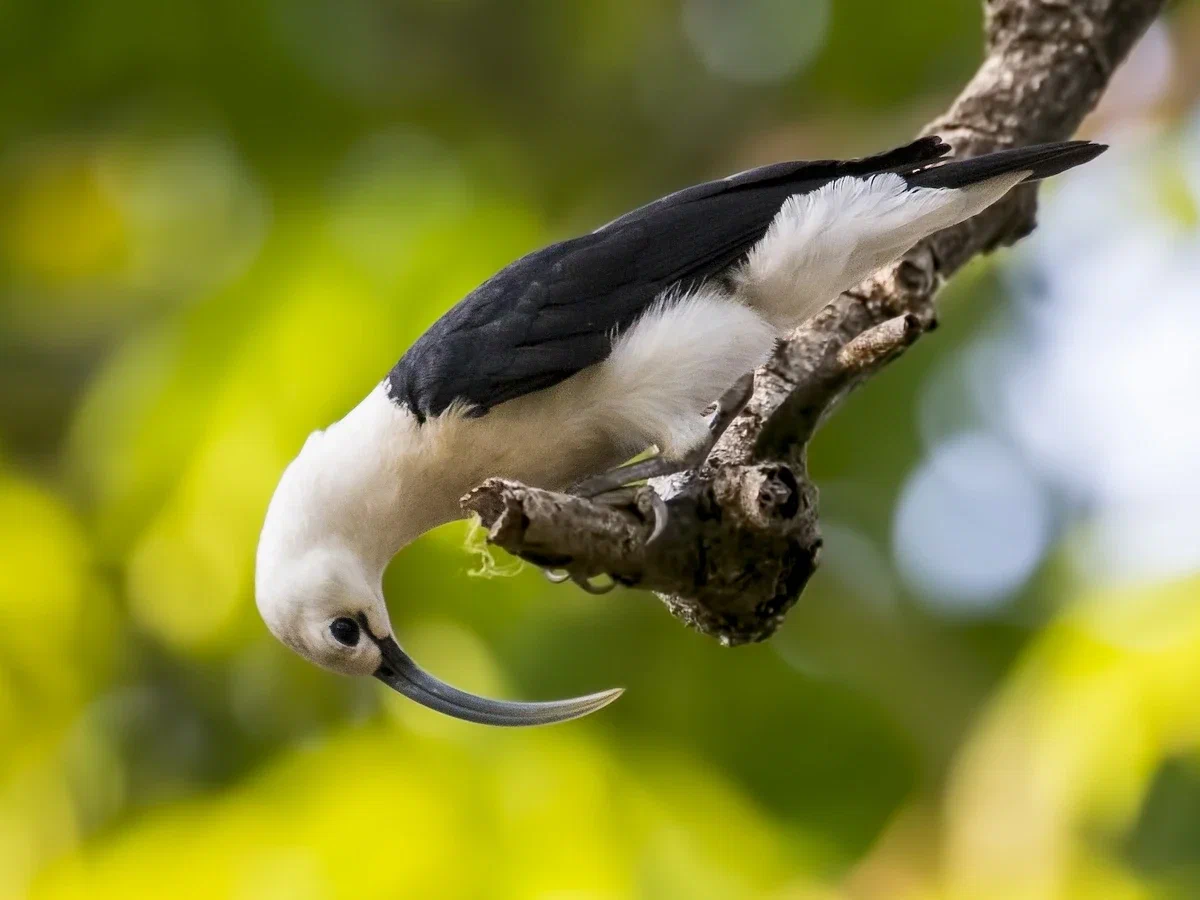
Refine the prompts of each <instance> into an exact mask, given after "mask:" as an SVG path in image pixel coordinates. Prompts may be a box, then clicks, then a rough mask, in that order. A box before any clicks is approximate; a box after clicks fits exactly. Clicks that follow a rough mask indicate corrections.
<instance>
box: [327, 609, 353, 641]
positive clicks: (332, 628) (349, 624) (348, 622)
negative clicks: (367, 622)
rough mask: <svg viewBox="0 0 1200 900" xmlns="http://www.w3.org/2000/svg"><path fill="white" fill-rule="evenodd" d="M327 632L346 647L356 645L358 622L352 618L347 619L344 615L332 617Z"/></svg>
mask: <svg viewBox="0 0 1200 900" xmlns="http://www.w3.org/2000/svg"><path fill="white" fill-rule="evenodd" d="M329 633H330V634H332V635H333V639H334V640H335V641H337V642H338V643H339V644H345V645H346V646H347V647H356V646H358V635H359V629H358V623H357V622H355V621H354V620H353V619H347V618H346V617H345V616H342V617H341V618H340V619H334V620H333V621H332V622H330V623H329Z"/></svg>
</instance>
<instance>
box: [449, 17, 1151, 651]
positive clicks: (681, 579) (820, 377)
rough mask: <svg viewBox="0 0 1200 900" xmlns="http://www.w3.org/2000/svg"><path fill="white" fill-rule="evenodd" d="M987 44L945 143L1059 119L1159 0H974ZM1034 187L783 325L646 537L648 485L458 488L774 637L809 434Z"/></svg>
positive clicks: (534, 533)
mask: <svg viewBox="0 0 1200 900" xmlns="http://www.w3.org/2000/svg"><path fill="white" fill-rule="evenodd" d="M984 5H985V14H986V23H985V31H986V39H987V55H986V57H985V58H984V60H983V63H982V65H981V66H980V67H979V70H978V72H976V74H975V77H974V78H972V80H971V81H970V83H969V84H968V85H967V86H966V88H965V89H964V90H963V92H962V93H961V94H960V95H959V97H958V99H957V100H955V101H954V103H953V105H952V106H951V107H950V109H949V110H947V111H946V112H945V113H944V114H943V115H941V116H939V117H938V118H937V119H935V120H934V121H932V122H931V123H929V125H928V126H927V127H926V128H925V129H924V131H923V133H924V134H938V135H940V136H941V137H942V138H943V139H945V140H946V141H947V142H949V143H950V144H951V145H952V146H953V147H954V155H956V156H973V155H978V154H980V153H986V152H989V151H992V150H996V149H1000V148H1003V147H1009V146H1021V145H1025V144H1034V143H1040V142H1044V141H1055V140H1062V139H1065V138H1068V137H1070V136H1071V135H1072V134H1073V133H1074V132H1075V129H1076V128H1077V127H1078V126H1079V123H1080V122H1081V121H1082V119H1083V117H1084V116H1085V115H1086V114H1087V113H1088V112H1089V111H1090V110H1091V109H1092V108H1093V107H1094V106H1095V104H1096V102H1097V100H1098V99H1099V98H1100V95H1101V93H1102V92H1103V90H1104V88H1105V86H1106V85H1107V83H1108V80H1109V78H1110V77H1111V76H1112V73H1113V70H1114V69H1115V67H1116V66H1117V65H1118V64H1119V63H1120V62H1121V60H1122V59H1123V58H1124V57H1125V55H1126V54H1127V53H1128V52H1129V49H1130V48H1131V47H1132V46H1133V44H1134V42H1135V41H1136V40H1137V38H1138V37H1140V36H1141V34H1142V33H1143V32H1144V31H1145V29H1146V28H1147V27H1148V26H1149V25H1150V23H1151V22H1152V20H1153V19H1154V17H1155V16H1156V15H1157V14H1158V12H1159V11H1160V9H1161V7H1162V6H1163V0H985V3H984ZM1036 203H1037V198H1036V188H1035V187H1034V186H1027V187H1023V188H1018V189H1017V190H1015V191H1013V192H1012V193H1011V194H1009V196H1008V197H1006V198H1005V199H1004V200H1002V201H1001V202H999V203H997V204H996V205H994V206H993V207H991V208H990V209H988V210H987V211H986V212H984V213H983V214H981V215H979V216H976V217H975V218H974V219H971V220H970V221H968V222H965V223H963V224H961V225H958V226H956V227H954V228H951V229H948V230H946V231H943V232H941V233H939V234H937V235H934V236H933V237H932V238H930V239H929V240H927V241H925V242H924V243H922V244H921V245H919V246H918V247H916V248H914V249H913V250H912V251H911V252H910V253H909V254H907V255H906V257H905V258H904V259H903V260H902V261H901V262H899V263H897V264H896V265H894V266H892V267H891V268H890V269H887V270H885V271H883V272H881V273H879V274H877V275H876V276H875V277H873V278H871V279H870V280H869V281H867V282H866V283H864V284H863V285H861V286H859V287H858V288H856V289H855V290H853V291H849V292H847V293H846V294H843V295H842V296H841V297H839V298H838V299H837V300H836V301H835V302H834V303H832V304H831V305H830V306H828V307H827V308H826V309H825V310H824V311H823V312H821V313H820V314H819V315H818V316H816V317H815V318H814V319H813V320H811V321H810V322H809V323H807V324H806V325H805V326H804V327H802V328H801V329H799V330H798V331H796V332H795V333H794V334H793V335H791V336H790V338H789V340H787V341H786V342H784V343H782V344H781V345H780V347H779V349H778V351H777V352H776V354H775V356H774V357H773V358H772V360H771V361H770V362H769V363H768V364H767V365H766V366H764V367H763V368H762V369H761V370H760V371H759V372H758V373H757V375H756V386H755V392H754V397H753V399H752V400H751V402H750V404H749V405H748V406H747V408H746V410H745V411H744V413H743V414H742V415H741V416H740V417H739V418H738V419H737V420H736V421H735V422H734V424H733V425H732V426H731V427H730V429H729V431H728V432H727V433H726V435H725V437H724V438H723V439H722V440H721V441H720V443H719V444H718V445H717V446H716V448H714V450H713V452H712V453H711V454H710V455H709V458H708V459H707V460H706V461H705V463H704V464H703V465H702V466H701V467H700V468H699V469H697V470H695V471H692V472H687V473H683V474H682V475H677V476H673V477H671V478H669V479H660V480H659V481H658V482H656V483H654V485H653V487H654V488H655V489H657V490H658V491H659V493H660V494H661V495H662V496H663V497H664V498H665V499H666V501H667V505H668V509H669V510H670V520H669V524H668V526H667V528H666V531H665V532H664V533H663V534H662V535H661V536H660V538H659V539H658V540H657V541H655V542H654V543H653V544H650V545H647V542H646V538H647V536H648V534H649V516H648V503H646V501H645V498H644V497H642V498H640V500H639V502H638V503H637V504H636V505H633V506H631V507H630V508H629V509H627V510H619V509H613V508H611V507H607V506H603V505H598V504H595V503H591V502H588V501H586V500H581V499H579V498H576V497H570V496H565V495H562V494H556V493H552V492H548V491H543V490H539V489H536V488H531V487H528V486H525V485H522V484H518V483H515V482H511V481H505V480H502V479H492V480H490V481H487V482H485V483H484V484H483V485H481V486H479V487H478V488H476V489H475V490H474V491H472V492H471V493H470V494H468V495H467V496H466V497H464V498H463V501H462V502H463V508H464V509H465V510H467V511H469V512H473V513H477V514H478V515H479V516H480V518H481V520H482V522H483V524H484V525H485V526H486V527H487V528H488V530H489V540H490V541H491V542H493V543H494V544H496V545H498V546H500V547H503V548H504V549H506V550H508V551H509V552H511V553H514V554H516V555H517V556H520V557H522V558H524V559H527V560H529V561H531V562H533V563H536V564H539V565H543V566H548V567H555V568H562V569H565V570H567V571H568V572H570V573H571V574H572V575H573V576H575V577H577V578H588V577H594V576H597V575H601V574H607V575H609V576H610V577H611V578H612V579H613V580H614V581H616V582H618V583H620V584H624V585H627V586H630V587H639V588H645V589H649V590H653V591H656V592H657V593H658V594H659V595H660V596H661V597H662V599H663V600H664V602H665V603H666V604H667V607H668V608H669V609H670V610H671V612H672V613H674V614H675V615H676V616H678V617H679V618H681V619H682V620H684V621H685V622H687V623H688V624H690V625H692V626H693V627H695V628H697V629H699V630H700V631H702V632H704V633H706V634H709V635H712V636H714V637H716V638H718V639H719V640H721V641H722V642H723V643H727V644H739V643H744V642H747V641H757V640H762V639H764V638H766V637H769V636H770V635H771V634H772V633H773V632H774V631H775V629H776V628H777V627H778V625H779V623H780V622H782V620H783V617H784V615H785V614H786V613H787V611H788V609H789V608H790V607H791V606H792V604H794V603H795V601H796V599H797V598H798V597H799V595H800V593H801V591H802V590H803V588H804V586H805V584H806V583H807V581H808V578H809V576H810V575H811V574H812V572H813V571H814V569H815V568H816V565H817V562H818V558H819V554H820V548H821V538H820V527H819V521H818V514H817V491H816V488H815V486H814V485H813V483H812V481H811V480H810V478H809V476H808V472H807V468H806V465H805V457H806V450H807V447H808V442H809V441H810V440H811V439H812V437H813V434H814V433H815V431H816V429H817V427H818V426H819V425H820V424H821V422H822V421H823V420H824V419H825V418H826V417H827V416H828V415H829V414H830V413H831V412H832V411H833V410H834V409H835V408H836V407H837V405H838V404H839V403H840V402H841V400H842V399H843V398H844V397H845V396H846V394H847V393H848V392H849V391H851V390H852V389H853V388H854V387H856V386H858V385H859V384H861V383H862V382H863V381H865V380H866V379H867V378H869V377H870V376H871V375H873V374H874V373H876V372H878V371H879V370H880V369H881V368H882V367H884V366H885V365H887V364H888V363H890V362H892V361H893V360H894V359H895V358H896V357H898V356H899V355H900V354H901V353H903V351H904V350H905V349H906V348H907V347H908V346H910V345H911V344H912V343H913V342H914V341H916V340H917V339H918V338H920V337H921V336H922V335H923V334H924V333H925V332H927V331H930V330H932V328H933V327H934V326H935V325H936V322H937V317H936V311H935V309H934V303H933V300H934V296H935V294H936V293H937V290H938V288H939V287H940V286H941V284H942V283H943V281H944V280H945V278H946V277H947V276H949V275H950V274H952V273H953V272H954V271H956V270H957V269H958V268H960V267H961V266H962V265H963V264H964V263H966V262H967V261H968V260H970V259H971V258H972V257H973V256H975V255H977V254H980V253H987V252H989V251H991V250H993V249H995V248H996V247H1000V246H1005V245H1008V244H1012V243H1013V242H1015V241H1017V240H1019V239H1020V238H1022V237H1024V236H1025V235H1027V234H1028V233H1029V232H1030V231H1032V230H1033V227H1034V225H1035V213H1036Z"/></svg>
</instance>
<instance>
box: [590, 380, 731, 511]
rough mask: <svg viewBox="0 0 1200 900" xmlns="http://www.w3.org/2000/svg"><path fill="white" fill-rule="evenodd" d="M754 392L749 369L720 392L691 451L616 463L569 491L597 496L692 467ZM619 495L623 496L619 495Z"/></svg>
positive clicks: (594, 498)
mask: <svg viewBox="0 0 1200 900" xmlns="http://www.w3.org/2000/svg"><path fill="white" fill-rule="evenodd" d="M753 394H754V373H753V372H749V373H747V374H745V375H743V376H742V377H741V378H739V379H738V380H737V381H736V382H735V383H734V385H733V387H731V388H730V389H729V390H727V391H726V392H725V393H724V394H722V395H721V399H720V400H718V401H717V407H716V409H715V410H714V411H713V414H712V417H711V418H710V419H709V422H708V436H707V437H706V438H705V440H704V442H703V443H701V444H700V445H699V446H698V447H696V448H695V449H694V450H692V451H691V452H690V453H688V454H686V455H685V456H682V457H680V458H678V459H671V458H668V457H665V456H663V455H662V454H659V455H657V456H652V457H650V458H649V459H643V460H640V461H638V462H635V463H628V464H627V465H623V466H617V467H616V468H615V469H609V470H608V471H607V472H601V473H600V474H599V475H593V476H592V477H590V478H585V479H584V480H583V481H581V482H579V483H578V484H576V485H575V487H573V488H571V490H570V493H572V494H575V495H576V496H578V497H587V498H589V499H593V500H596V499H600V498H601V495H604V494H610V493H612V492H614V491H616V490H618V489H619V488H623V487H626V486H627V485H630V484H633V483H634V482H635V481H644V480H645V479H647V478H661V477H662V476H664V475H674V474H675V473H676V472H683V471H685V470H687V469H693V468H695V467H696V466H698V465H700V463H702V462H704V460H705V458H707V456H708V454H709V452H710V451H711V450H712V448H713V446H714V445H715V444H716V443H717V441H719V440H720V439H721V435H723V434H724V433H725V431H726V429H728V428H729V426H730V424H732V422H733V420H734V419H736V418H737V416H738V413H740V412H741V411H742V409H743V408H744V407H745V406H746V404H747V403H749V402H750V398H751V396H753ZM621 499H626V498H624V497H622V498H621Z"/></svg>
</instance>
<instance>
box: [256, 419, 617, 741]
mask: <svg viewBox="0 0 1200 900" xmlns="http://www.w3.org/2000/svg"><path fill="white" fill-rule="evenodd" d="M316 440H319V436H318V438H317V439H316ZM329 462H331V461H330V460H327V459H325V457H324V455H322V454H320V453H318V452H315V446H314V439H310V441H309V443H308V444H306V445H305V449H304V451H302V452H301V454H300V456H299V457H298V458H297V459H296V460H295V461H294V462H293V463H292V464H291V466H289V467H288V469H287V470H286V471H285V472H284V475H283V478H282V479H281V480H280V483H279V486H278V487H277V488H276V491H275V495H274V497H273V498H272V500H271V504H270V506H269V508H268V510H267V517H266V521H265V522H264V524H263V530H262V535H261V536H260V538H259V544H258V558H257V562H256V566H255V595H256V600H257V603H258V610H259V613H260V614H261V615H262V618H263V621H264V622H265V623H266V625H267V627H268V628H269V629H270V631H271V633H272V634H274V635H275V637H277V638H278V639H279V640H280V641H281V642H283V643H284V644H286V645H287V646H288V647H291V648H292V649H293V650H295V651H296V652H297V653H299V654H300V655H301V656H303V657H304V658H306V659H308V660H310V661H311V662H313V663H316V664H317V665H318V666H321V667H322V668H325V669H329V670H331V671H334V672H338V673H340V674H343V675H373V676H374V677H375V678H378V679H379V680H380V681H382V682H383V683H384V684H386V685H388V686H389V687H390V688H392V689H393V690H395V691H398V692H399V693H401V694H403V695H404V696H406V697H408V698H409V699H411V700H415V701H416V702H417V703H420V704H422V705H423V706H427V707H429V708H430V709H434V710H437V711H438V712H441V713H445V714H446V715H449V716H454V717H455V718H459V719H465V720H467V721H470V722H478V723H481V724H488V725H544V724H550V723H553V722H563V721H566V720H568V719H575V718H578V717H580V716H584V715H587V714H588V713H590V712H594V711H595V710H597V709H600V708H601V707H603V706H606V705H608V704H609V703H611V702H612V701H613V700H615V699H616V698H617V697H619V696H620V694H621V690H620V689H615V690H609V691H601V692H600V693H596V694H589V695H587V696H584V697H576V698H573V699H570V700H556V701H550V702H545V703H516V702H507V701H501V700H491V699H488V698H486V697H479V696H476V695H474V694H469V693H467V692H465V691H460V690H458V689H457V688H454V687H452V686H450V685H448V684H446V683H445V682H443V681H440V680H439V679H437V678H435V677H434V676H433V675H430V674H429V673H428V672H426V671H425V670H424V669H422V668H421V667H420V666H418V665H417V664H416V663H415V662H414V661H413V660H412V658H411V657H410V656H409V655H408V654H407V653H405V652H404V651H403V650H402V649H401V648H400V645H399V644H398V643H397V642H396V639H395V637H394V636H393V633H392V625H391V621H390V619H389V617H388V610H387V604H386V603H385V602H384V597H383V587H382V580H383V567H384V566H385V565H386V560H385V561H383V562H380V561H379V559H378V558H377V557H375V556H374V554H373V553H372V552H371V550H370V549H369V547H364V546H362V545H361V544H362V543H363V542H361V541H357V540H355V530H354V529H353V528H350V527H348V526H347V524H346V523H345V521H344V520H343V519H342V518H341V517H339V515H338V512H337V510H338V508H339V507H338V504H334V503H332V502H331V501H330V498H329V496H328V492H329V491H330V489H331V485H330V483H329V482H328V480H327V479H324V478H323V477H322V473H321V472H320V471H319V470H320V469H322V468H323V464H327V463H329ZM333 472H334V473H335V475H336V473H337V469H336V468H334V469H333ZM337 486H338V487H340V488H342V489H344V488H345V483H344V481H338V482H337ZM364 502H367V501H366V500H365V499H364ZM343 505H344V504H343Z"/></svg>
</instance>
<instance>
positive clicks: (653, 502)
mask: <svg viewBox="0 0 1200 900" xmlns="http://www.w3.org/2000/svg"><path fill="white" fill-rule="evenodd" d="M650 510H651V512H652V513H653V515H654V527H653V528H652V529H651V530H650V537H648V538H646V543H647V544H653V543H654V542H655V541H656V540H658V539H659V537H660V536H661V535H662V533H663V531H665V530H666V527H667V520H668V519H669V518H670V517H671V513H670V512H668V510H667V501H665V500H664V499H663V498H662V497H660V496H659V495H658V491H656V490H654V489H653V488H651V489H650Z"/></svg>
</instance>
